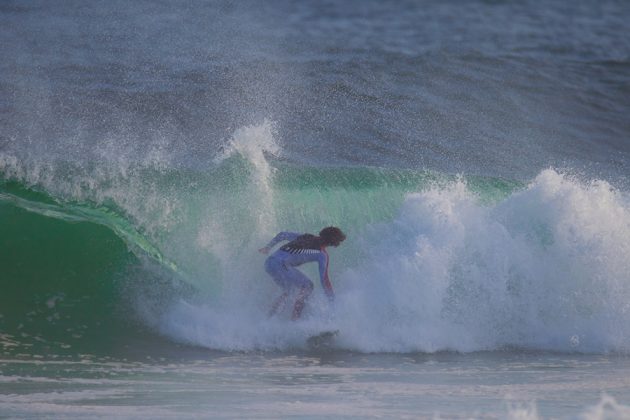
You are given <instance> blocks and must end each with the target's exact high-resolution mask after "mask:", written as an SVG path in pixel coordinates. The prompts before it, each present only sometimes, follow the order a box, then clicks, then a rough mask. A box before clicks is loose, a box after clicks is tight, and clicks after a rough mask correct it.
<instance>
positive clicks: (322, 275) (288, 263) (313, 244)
mask: <svg viewBox="0 0 630 420" xmlns="http://www.w3.org/2000/svg"><path fill="white" fill-rule="evenodd" d="M344 239H346V235H344V233H343V232H342V231H341V229H339V228H337V227H333V226H329V227H326V228H324V229H322V230H321V231H320V232H319V236H315V235H311V234H310V233H293V232H280V233H278V234H277V235H276V236H275V238H273V239H272V240H271V241H270V242H269V243H268V244H267V245H266V246H265V247H263V248H260V249H259V250H258V251H259V252H261V253H263V254H268V253H269V251H270V250H271V248H273V247H274V246H275V245H276V244H277V243H278V242H281V241H289V242H288V243H287V244H285V245H283V246H281V247H280V248H279V249H278V250H277V251H276V252H274V253H273V254H271V256H269V257H268V258H267V260H266V261H265V271H267V273H269V275H270V276H271V277H272V278H273V280H274V281H275V282H276V283H277V284H278V286H280V287H282V290H283V293H282V294H281V295H280V297H278V298H277V299H276V301H275V302H274V303H273V305H272V306H271V310H270V312H269V316H273V315H274V314H275V313H276V312H277V311H278V309H279V308H280V307H281V306H282V305H284V303H285V302H286V301H287V299H288V297H289V295H291V294H292V293H294V292H295V291H297V298H296V300H295V304H294V306H293V313H292V316H291V319H293V320H296V319H298V318H299V317H300V315H301V314H302V310H303V309H304V305H305V302H306V299H308V297H309V296H310V294H311V293H312V292H313V282H312V281H311V280H310V279H309V278H308V277H307V276H306V275H305V274H304V273H302V272H301V271H300V270H298V269H297V268H295V267H296V266H299V265H302V264H304V263H307V262H315V261H317V263H318V264H319V279H320V282H321V284H322V288H323V289H324V293H325V294H326V296H327V297H328V299H329V300H330V301H331V302H332V301H334V299H335V294H334V292H333V288H332V284H331V283H330V279H329V278H328V253H327V252H326V247H328V246H334V247H336V246H339V244H340V243H342V242H343V241H344Z"/></svg>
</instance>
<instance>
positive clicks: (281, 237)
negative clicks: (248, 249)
mask: <svg viewBox="0 0 630 420" xmlns="http://www.w3.org/2000/svg"><path fill="white" fill-rule="evenodd" d="M300 235H302V233H295V232H280V233H278V234H277V235H276V236H275V237H274V238H273V239H272V240H271V241H269V243H268V244H267V245H265V246H264V247H262V248H260V249H259V250H258V251H260V252H262V253H263V254H267V253H268V252H269V250H270V249H271V248H273V247H274V246H275V245H276V244H277V243H278V242H282V241H292V240H294V239H297V237H298V236H300Z"/></svg>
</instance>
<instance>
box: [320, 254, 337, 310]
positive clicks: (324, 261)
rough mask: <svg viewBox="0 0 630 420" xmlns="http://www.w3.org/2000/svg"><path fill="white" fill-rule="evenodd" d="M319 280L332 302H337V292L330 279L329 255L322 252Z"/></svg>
mask: <svg viewBox="0 0 630 420" xmlns="http://www.w3.org/2000/svg"><path fill="white" fill-rule="evenodd" d="M318 262H319V280H320V282H321V283H322V289H324V293H326V296H327V297H328V300H330V301H331V302H332V301H334V300H335V292H334V291H333V288H332V283H331V282H330V278H329V277H328V253H326V251H324V250H322V252H321V253H320V256H319V260H318Z"/></svg>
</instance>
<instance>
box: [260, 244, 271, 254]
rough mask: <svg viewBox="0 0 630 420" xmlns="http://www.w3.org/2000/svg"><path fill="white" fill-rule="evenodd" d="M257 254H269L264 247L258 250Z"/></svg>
mask: <svg viewBox="0 0 630 420" xmlns="http://www.w3.org/2000/svg"><path fill="white" fill-rule="evenodd" d="M258 252H260V253H261V254H269V248H267V247H266V246H265V247H263V248H260V249H259V250H258Z"/></svg>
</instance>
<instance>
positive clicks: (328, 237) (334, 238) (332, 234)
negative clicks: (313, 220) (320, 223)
mask: <svg viewBox="0 0 630 420" xmlns="http://www.w3.org/2000/svg"><path fill="white" fill-rule="evenodd" d="M319 237H320V238H322V239H323V241H324V244H325V245H332V246H337V245H339V244H340V243H342V242H343V241H344V239H346V235H345V234H344V233H343V232H342V231H341V229H339V228H338V227H334V226H328V227H325V228H324V229H322V230H321V231H320V232H319Z"/></svg>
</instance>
